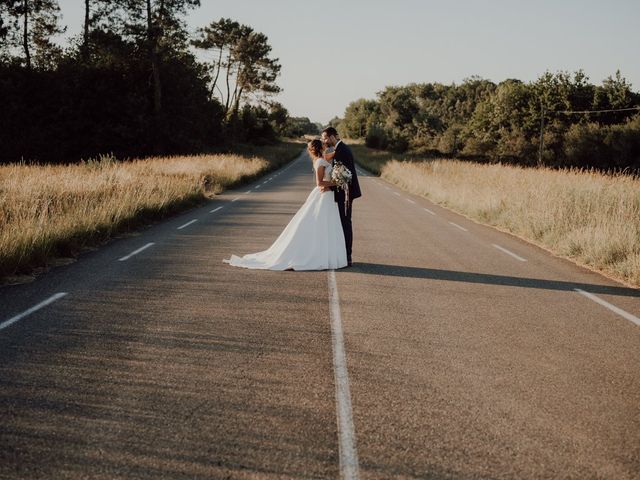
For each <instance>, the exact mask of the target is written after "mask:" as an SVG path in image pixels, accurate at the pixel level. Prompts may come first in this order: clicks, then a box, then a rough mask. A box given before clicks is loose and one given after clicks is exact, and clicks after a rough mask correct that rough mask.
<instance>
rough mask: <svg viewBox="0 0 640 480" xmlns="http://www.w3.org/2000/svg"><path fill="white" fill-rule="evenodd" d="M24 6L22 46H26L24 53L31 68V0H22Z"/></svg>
mask: <svg viewBox="0 0 640 480" xmlns="http://www.w3.org/2000/svg"><path fill="white" fill-rule="evenodd" d="M22 5H23V7H24V28H23V32H22V46H23V47H24V55H25V58H26V60H27V68H31V54H30V52H29V2H28V0H22Z"/></svg>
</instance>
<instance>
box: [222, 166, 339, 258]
mask: <svg viewBox="0 0 640 480" xmlns="http://www.w3.org/2000/svg"><path fill="white" fill-rule="evenodd" d="M321 165H323V166H324V167H325V170H324V177H323V180H325V181H329V180H331V168H332V167H331V163H329V162H328V161H326V160H325V159H324V158H318V159H316V161H315V162H314V165H313V168H314V171H315V172H317V170H318V168H319V167H320V166H321ZM314 179H315V177H314ZM223 262H225V263H228V264H230V265H233V266H235V267H244V268H253V269H268V270H288V269H293V270H327V269H335V268H342V267H346V266H347V249H346V246H345V241H344V232H343V230H342V224H341V223H340V213H339V212H338V204H337V203H336V201H335V200H334V197H333V191H331V190H328V191H326V192H321V191H320V187H315V188H314V189H313V190H311V193H310V194H309V196H308V197H307V199H306V200H305V202H304V204H303V205H302V206H301V207H300V209H299V210H298V211H297V212H296V214H295V215H294V216H293V218H292V219H291V220H290V221H289V223H288V225H287V226H286V227H285V228H284V230H283V231H282V233H281V234H280V236H279V237H278V238H277V239H276V241H275V242H273V245H271V246H270V247H269V248H268V249H267V250H264V251H262V252H258V253H249V254H247V255H244V256H243V257H238V256H237V255H231V259H229V260H227V259H225V260H223Z"/></svg>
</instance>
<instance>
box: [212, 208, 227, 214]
mask: <svg viewBox="0 0 640 480" xmlns="http://www.w3.org/2000/svg"><path fill="white" fill-rule="evenodd" d="M221 208H224V207H218V208H214V209H213V210H210V211H209V213H216V212H217V211H218V210H220V209H221Z"/></svg>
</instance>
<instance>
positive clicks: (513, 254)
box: [491, 243, 527, 262]
mask: <svg viewBox="0 0 640 480" xmlns="http://www.w3.org/2000/svg"><path fill="white" fill-rule="evenodd" d="M491 245H493V246H494V247H496V248H497V249H498V250H502V251H503V252H504V253H506V254H507V255H511V256H512V257H513V258H516V259H518V260H520V261H521V262H526V261H527V259H526V258H522V257H521V256H520V255H516V254H515V253H513V252H510V251H509V250H507V249H506V248H503V247H501V246H500V245H496V244H495V243H492V244H491Z"/></svg>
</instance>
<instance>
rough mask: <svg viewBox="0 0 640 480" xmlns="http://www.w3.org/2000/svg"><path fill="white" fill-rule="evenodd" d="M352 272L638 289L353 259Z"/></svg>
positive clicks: (623, 291)
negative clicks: (356, 260)
mask: <svg viewBox="0 0 640 480" xmlns="http://www.w3.org/2000/svg"><path fill="white" fill-rule="evenodd" d="M350 271H351V272H357V273H365V274H370V275H389V276H393V277H410V278H427V279H431V280H448V281H452V282H467V283H485V284H489V285H506V286H509V287H525V288H542V289H546V290H567V291H575V289H576V288H579V289H581V290H584V291H585V292H590V293H601V294H607V295H620V296H626V297H638V298H640V290H638V289H635V288H627V287H614V286H610V285H594V284H590V283H577V282H563V281H560V280H545V279H543V278H523V277H511V276H508V275H492V274H488V273H472V272H457V271H453V270H439V269H436V268H421V267H406V266H402V265H385V264H381V263H362V262H356V263H354V264H353V267H351V269H350Z"/></svg>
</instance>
